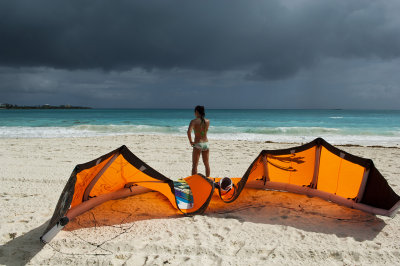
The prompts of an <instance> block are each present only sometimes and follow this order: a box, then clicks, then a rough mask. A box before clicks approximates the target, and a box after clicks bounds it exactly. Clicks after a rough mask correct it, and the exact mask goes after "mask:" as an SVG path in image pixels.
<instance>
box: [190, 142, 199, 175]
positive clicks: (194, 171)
mask: <svg viewBox="0 0 400 266" xmlns="http://www.w3.org/2000/svg"><path fill="white" fill-rule="evenodd" d="M200 152H201V151H200V150H199V149H196V148H193V153H192V175H195V174H197V165H198V164H199V159H200Z"/></svg>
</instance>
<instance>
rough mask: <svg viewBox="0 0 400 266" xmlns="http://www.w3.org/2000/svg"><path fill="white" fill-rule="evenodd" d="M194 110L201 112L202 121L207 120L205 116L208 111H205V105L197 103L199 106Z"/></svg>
mask: <svg viewBox="0 0 400 266" xmlns="http://www.w3.org/2000/svg"><path fill="white" fill-rule="evenodd" d="M194 111H195V112H196V111H197V112H198V113H199V115H200V119H201V122H202V123H205V122H206V121H205V120H204V117H205V116H206V112H205V110H204V106H202V105H197V106H196V107H195V108H194Z"/></svg>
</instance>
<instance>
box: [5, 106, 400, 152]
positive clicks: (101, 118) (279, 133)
mask: <svg viewBox="0 0 400 266" xmlns="http://www.w3.org/2000/svg"><path fill="white" fill-rule="evenodd" d="M206 117H207V118H209V119H210V121H211V125H210V129H209V134H208V136H209V139H228V140H229V139H230V140H249V141H271V142H290V143H304V142H308V141H311V140H313V139H315V138H317V137H322V138H324V139H326V140H327V141H329V142H331V143H333V144H354V145H366V146H370V145H380V146H399V143H400V110H345V109H207V110H206ZM193 118H194V114H193V109H115V108H114V109H100V108H97V109H68V110H63V109H51V110H48V109H43V110H41V109H17V110H6V109H2V110H0V138H69V137H94V136H112V135H135V134H144V135H174V136H186V130H187V127H188V125H189V122H190V120H191V119H193Z"/></svg>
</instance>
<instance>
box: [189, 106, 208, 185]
mask: <svg viewBox="0 0 400 266" xmlns="http://www.w3.org/2000/svg"><path fill="white" fill-rule="evenodd" d="M194 115H195V116H196V118H195V119H193V120H192V121H190V124H189V128H188V131H187V135H188V138H189V142H190V146H192V147H193V153H192V163H193V164H192V175H195V174H197V166H198V164H199V159H200V154H201V157H202V158H203V163H204V166H205V167H206V176H207V177H209V176H210V165H209V160H208V159H209V153H210V149H209V147H208V139H207V131H208V127H209V126H210V120H208V119H205V118H204V117H205V115H206V113H205V110H204V106H200V105H198V106H196V108H194ZM192 130H193V131H194V141H192Z"/></svg>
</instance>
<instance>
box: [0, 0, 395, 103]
mask: <svg viewBox="0 0 400 266" xmlns="http://www.w3.org/2000/svg"><path fill="white" fill-rule="evenodd" d="M399 14H400V1H399V0H388V1H384V0H382V1H376V0H354V1H353V0H335V1H328V0H326V1H324V0H287V1H285V0H251V1H249V0H242V1H236V0H201V1H190V0H180V1H174V0H169V1H165V0H158V1H154V0H146V1H133V0H126V1H121V0H113V1H109V0H83V1H82V0H68V1H67V0H63V1H57V0H35V1H32V0H25V1H20V0H13V1H1V2H0V102H2V103H14V104H20V105H28V104H53V105H59V104H72V105H85V106H92V107H107V108H108V107H110V108H113V107H126V108H146V107H148V108H192V107H193V106H194V105H197V104H202V105H205V106H206V107H208V108H364V109H371V108H372V109H400V106H399V103H400V15H399Z"/></svg>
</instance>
